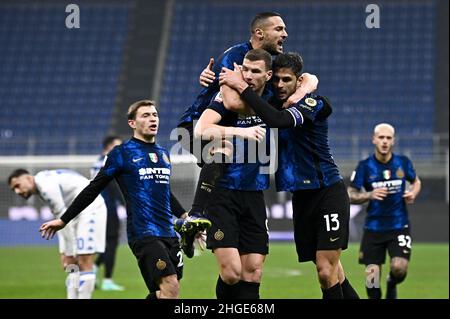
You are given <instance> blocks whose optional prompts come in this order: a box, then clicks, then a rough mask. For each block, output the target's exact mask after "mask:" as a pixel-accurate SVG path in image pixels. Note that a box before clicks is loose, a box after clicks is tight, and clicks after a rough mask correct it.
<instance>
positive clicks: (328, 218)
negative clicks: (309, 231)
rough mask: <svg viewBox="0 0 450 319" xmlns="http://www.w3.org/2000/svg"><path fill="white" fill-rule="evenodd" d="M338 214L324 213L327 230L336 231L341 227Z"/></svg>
mask: <svg viewBox="0 0 450 319" xmlns="http://www.w3.org/2000/svg"><path fill="white" fill-rule="evenodd" d="M338 216H339V215H338V214H328V215H323V218H325V223H326V228H327V231H335V230H338V229H339V220H338Z"/></svg>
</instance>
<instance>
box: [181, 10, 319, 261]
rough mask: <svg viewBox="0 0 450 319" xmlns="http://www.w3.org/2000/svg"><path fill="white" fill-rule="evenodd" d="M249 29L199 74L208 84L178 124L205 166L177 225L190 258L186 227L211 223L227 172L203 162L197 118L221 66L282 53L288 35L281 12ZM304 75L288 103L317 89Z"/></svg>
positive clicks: (215, 87) (230, 102)
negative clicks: (208, 208) (252, 54)
mask: <svg viewBox="0 0 450 319" xmlns="http://www.w3.org/2000/svg"><path fill="white" fill-rule="evenodd" d="M250 29H251V37H250V40H249V41H247V42H244V43H240V44H236V45H234V46H232V47H231V48H229V49H228V50H226V51H225V52H223V53H222V54H221V55H220V56H219V58H218V59H216V63H214V60H213V59H211V61H210V64H209V65H208V67H207V68H206V69H205V70H204V71H203V72H202V74H201V76H200V84H202V85H203V86H205V88H203V90H202V91H201V92H200V94H199V95H198V96H197V98H196V99H195V101H194V103H193V104H192V105H191V106H189V107H188V108H187V109H186V110H185V111H184V113H183V115H182V117H181V119H180V121H179V124H178V132H179V133H178V134H179V138H180V142H181V145H182V146H183V148H185V149H186V150H189V152H191V153H192V154H194V155H195V156H196V157H197V159H198V161H199V165H200V166H202V170H201V172H200V176H199V180H198V183H197V188H196V192H195V196H194V200H193V204H192V208H191V209H190V211H189V216H190V217H189V218H188V219H186V220H179V221H178V222H176V225H175V227H176V229H177V230H178V231H180V233H182V245H183V251H184V252H185V254H186V256H187V257H189V258H190V257H192V256H193V255H194V250H193V246H192V242H193V240H194V234H193V233H192V232H185V231H184V230H185V229H188V228H189V227H187V226H190V223H192V224H198V225H205V226H209V225H207V223H206V222H205V221H204V219H203V218H202V216H203V211H204V208H205V205H206V203H207V201H208V198H209V197H210V196H211V194H212V193H213V192H214V189H215V184H216V182H217V180H218V179H219V178H220V176H221V175H222V173H223V171H224V164H223V163H217V162H215V161H212V162H209V163H205V162H204V159H203V158H202V155H201V154H202V152H203V146H204V144H202V146H201V147H199V148H198V150H199V151H200V153H198V152H196V149H195V147H194V134H193V127H194V121H197V120H198V119H199V118H200V116H201V114H202V113H203V111H204V110H205V109H206V108H207V107H208V105H209V103H210V102H211V99H212V97H213V96H215V95H216V94H217V92H219V81H218V74H219V72H220V70H221V68H222V67H227V68H232V67H233V63H234V62H236V63H238V64H242V62H243V59H244V56H245V55H246V54H247V52H248V51H250V50H252V49H264V50H266V51H267V52H269V53H270V54H271V55H272V56H276V55H278V54H280V53H282V52H283V44H284V42H285V41H286V39H287V37H288V34H287V31H286V25H285V23H284V21H283V19H282V17H281V16H280V14H278V13H276V12H261V13H259V14H257V15H256V16H255V17H254V18H253V20H252V22H251V26H250ZM303 77H304V78H305V80H304V81H303V85H302V86H299V87H298V88H297V90H296V92H295V93H294V94H292V96H291V97H290V98H291V100H290V101H289V103H293V102H296V101H298V100H300V99H301V98H302V97H303V96H304V95H305V94H306V93H308V92H312V91H314V90H315V88H316V87H317V83H318V80H317V78H316V77H315V76H313V75H310V74H304V75H303ZM220 90H225V92H224V93H228V94H224V96H223V101H224V106H225V107H226V108H227V109H228V110H231V111H235V112H242V111H244V110H243V109H242V108H241V105H240V104H237V103H234V101H235V99H234V96H233V95H231V94H230V92H226V90H227V88H226V87H224V86H222V87H221V88H220ZM263 95H264V96H265V97H267V98H268V97H270V96H271V95H272V90H271V88H270V86H269V87H268V89H267V90H265V91H264V93H263ZM199 143H201V141H199Z"/></svg>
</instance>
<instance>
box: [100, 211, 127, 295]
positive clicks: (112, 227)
mask: <svg viewBox="0 0 450 319" xmlns="http://www.w3.org/2000/svg"><path fill="white" fill-rule="evenodd" d="M119 228H120V221H119V217H118V216H117V214H116V213H115V212H114V213H112V214H108V220H107V224H106V248H105V253H104V254H103V255H104V264H105V276H104V278H103V282H102V290H107V291H123V290H124V287H122V286H119V285H117V284H116V283H115V282H114V281H113V280H112V276H113V270H114V264H115V261H116V253H117V247H118V245H119Z"/></svg>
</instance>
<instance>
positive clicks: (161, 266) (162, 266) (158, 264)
mask: <svg viewBox="0 0 450 319" xmlns="http://www.w3.org/2000/svg"><path fill="white" fill-rule="evenodd" d="M166 266H167V264H166V262H165V261H164V260H161V259H158V261H157V262H156V268H158V269H159V270H164V269H165V268H166Z"/></svg>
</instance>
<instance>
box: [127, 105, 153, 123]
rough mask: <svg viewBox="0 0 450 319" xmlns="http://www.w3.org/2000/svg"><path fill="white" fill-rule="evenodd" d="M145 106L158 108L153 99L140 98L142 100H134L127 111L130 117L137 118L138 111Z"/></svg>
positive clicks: (130, 118)
mask: <svg viewBox="0 0 450 319" xmlns="http://www.w3.org/2000/svg"><path fill="white" fill-rule="evenodd" d="M143 106H154V107H155V108H156V103H155V101H153V100H140V101H137V102H134V103H133V104H131V105H130V107H129V108H128V112H127V117H128V119H129V120H135V119H136V113H137V111H138V110H139V109H140V108H141V107H143Z"/></svg>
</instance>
